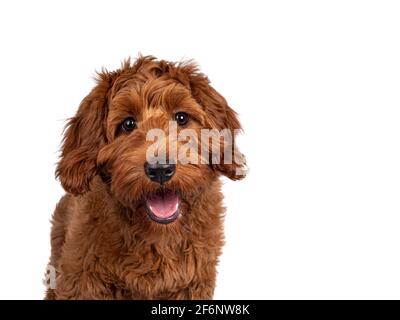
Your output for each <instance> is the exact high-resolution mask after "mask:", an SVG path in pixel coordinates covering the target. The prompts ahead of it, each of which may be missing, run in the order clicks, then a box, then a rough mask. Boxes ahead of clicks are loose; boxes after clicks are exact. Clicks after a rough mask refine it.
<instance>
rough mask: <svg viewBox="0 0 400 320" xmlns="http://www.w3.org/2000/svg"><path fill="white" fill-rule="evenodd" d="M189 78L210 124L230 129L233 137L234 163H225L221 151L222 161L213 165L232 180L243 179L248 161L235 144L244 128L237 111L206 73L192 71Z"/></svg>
mask: <svg viewBox="0 0 400 320" xmlns="http://www.w3.org/2000/svg"><path fill="white" fill-rule="evenodd" d="M189 78H190V88H191V91H192V95H193V97H194V98H195V99H196V100H197V102H198V103H199V104H200V105H201V106H202V107H203V109H204V111H205V112H206V113H207V115H208V119H207V121H208V126H209V127H210V128H212V129H218V130H219V131H221V130H224V129H228V130H229V131H230V134H231V137H232V148H231V149H232V152H233V151H234V153H235V154H234V155H233V157H232V158H233V159H232V163H224V159H225V157H224V155H223V153H221V159H220V163H219V164H212V167H213V168H214V169H215V170H218V171H219V172H220V173H222V174H223V175H225V176H227V177H228V178H230V179H232V180H239V179H243V178H244V177H245V175H246V169H245V168H246V162H245V158H244V155H243V154H242V153H240V152H239V150H238V149H237V147H236V145H235V135H236V134H237V132H238V131H240V130H241V129H242V128H241V125H240V122H239V120H238V118H237V114H236V112H235V111H234V110H233V109H232V108H231V107H229V105H228V103H227V102H226V100H225V98H224V97H223V96H222V95H221V94H219V93H218V92H217V91H216V90H215V89H214V88H213V87H212V86H211V85H210V81H209V80H208V78H207V77H206V76H205V75H204V74H202V73H192V74H191V75H190V77H189ZM222 149H223V148H222ZM222 149H221V150H222Z"/></svg>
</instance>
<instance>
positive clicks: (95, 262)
mask: <svg viewBox="0 0 400 320" xmlns="http://www.w3.org/2000/svg"><path fill="white" fill-rule="evenodd" d="M177 110H184V111H185V112H187V113H189V114H190V116H191V117H192V119H193V120H191V122H190V124H189V125H188V127H189V128H191V129H194V130H196V131H200V129H202V128H210V129H212V128H214V129H219V130H221V129H224V128H228V129H230V130H234V129H240V123H239V121H238V119H237V116H236V113H235V112H234V111H233V110H232V109H231V108H230V107H229V106H228V104H227V103H226V101H225V99H224V98H223V97H222V96H221V95H220V94H219V93H218V92H217V91H216V90H215V89H213V88H212V87H211V86H210V83H209V80H208V79H207V77H206V76H205V75H204V74H202V73H200V72H199V71H198V68H197V67H196V65H194V64H193V63H191V62H187V63H171V62H167V61H164V60H161V61H158V60H156V59H155V58H153V57H139V58H138V59H137V60H136V61H135V62H134V63H131V61H130V60H128V61H126V62H124V63H123V65H122V66H121V68H120V69H119V70H117V71H113V72H108V71H106V70H103V71H102V72H100V73H99V74H98V77H97V85H96V86H95V88H94V89H93V90H92V91H91V92H90V93H89V95H88V96H86V97H85V98H84V100H83V101H82V103H81V105H80V107H79V109H78V111H77V113H76V115H75V117H73V118H72V119H70V121H69V122H68V124H67V128H66V132H65V136H64V140H63V145H62V150H61V158H60V161H59V163H58V166H57V170H56V175H57V177H58V178H59V180H60V182H61V184H62V186H63V187H64V189H65V190H66V191H67V194H66V195H65V196H64V197H63V198H62V199H61V200H60V202H59V203H58V205H57V207H56V210H55V212H54V215H53V219H52V224H53V227H52V231H51V246H52V250H51V257H50V264H51V265H52V266H54V267H55V268H56V270H57V277H56V287H55V289H48V290H47V293H46V298H47V299H211V298H212V296H213V292H214V287H215V280H216V264H217V262H218V257H219V255H220V253H221V247H222V245H223V230H222V223H223V216H224V208H223V207H222V194H221V191H220V188H221V184H220V181H219V177H220V176H221V174H223V175H226V176H227V177H229V178H231V179H234V180H236V179H240V178H242V176H238V175H237V174H236V172H237V171H236V169H237V168H238V165H237V164H235V163H232V164H218V165H214V164H187V165H181V164H179V163H178V164H177V167H176V173H175V175H174V177H173V178H172V179H171V180H170V181H168V182H167V183H166V187H168V188H171V189H174V190H179V191H180V193H181V195H182V203H181V213H182V214H181V217H180V218H179V219H177V220H176V221H174V222H173V223H171V224H168V225H161V224H157V223H155V222H154V221H151V220H150V219H148V217H147V215H146V213H145V208H144V206H143V202H142V201H141V199H142V197H143V195H145V194H147V193H151V192H154V190H156V188H158V186H157V185H156V183H154V182H152V181H150V179H148V178H147V177H146V176H145V174H144V170H143V164H144V162H145V161H146V158H145V157H146V149H147V147H148V146H149V142H147V141H146V139H145V137H146V132H147V131H148V130H149V129H152V128H161V129H164V130H168V127H167V124H168V121H169V120H171V117H172V114H173V112H176V111H177ZM128 114H133V115H135V118H136V119H137V121H138V126H137V128H136V129H135V130H134V132H132V133H131V134H129V135H118V134H117V130H116V128H117V126H118V124H119V123H120V122H121V121H122V120H123V119H124V117H126V116H127V115H128ZM180 143H181V142H180Z"/></svg>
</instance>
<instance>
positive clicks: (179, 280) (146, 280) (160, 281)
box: [119, 244, 199, 299]
mask: <svg viewBox="0 0 400 320" xmlns="http://www.w3.org/2000/svg"><path fill="white" fill-rule="evenodd" d="M198 258H199V257H196V252H195V250H194V248H193V246H191V245H188V244H184V245H182V244H181V245H175V246H165V245H164V246H154V245H149V246H142V247H141V249H140V250H139V248H135V250H132V251H131V252H129V253H128V254H126V255H125V256H124V257H123V258H122V259H121V264H120V265H121V267H122V268H121V269H120V270H121V274H120V277H119V278H120V279H121V280H122V281H123V283H124V287H125V290H126V295H128V296H132V297H134V298H140V299H157V298H158V299H162V298H168V297H167V296H168V294H170V293H171V292H177V291H179V290H184V289H185V288H188V287H189V286H190V283H191V282H192V281H193V279H194V278H195V276H196V259H198Z"/></svg>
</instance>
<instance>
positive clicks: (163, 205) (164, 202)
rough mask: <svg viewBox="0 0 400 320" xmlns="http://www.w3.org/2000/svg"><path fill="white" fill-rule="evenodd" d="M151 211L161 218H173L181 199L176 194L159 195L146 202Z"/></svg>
mask: <svg viewBox="0 0 400 320" xmlns="http://www.w3.org/2000/svg"><path fill="white" fill-rule="evenodd" d="M146 202H147V206H148V207H149V209H150V210H151V211H152V212H153V213H154V215H156V216H157V217H159V218H168V217H170V216H172V215H173V214H174V213H175V212H176V210H178V206H179V197H178V196H177V195H176V194H173V193H169V194H162V195H161V194H157V195H154V196H151V197H150V198H148V199H147V200H146Z"/></svg>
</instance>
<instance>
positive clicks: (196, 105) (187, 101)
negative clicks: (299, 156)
mask: <svg viewBox="0 0 400 320" xmlns="http://www.w3.org/2000/svg"><path fill="white" fill-rule="evenodd" d="M210 129H214V130H212V131H210ZM224 129H225V130H224ZM239 129H240V123H239V121H238V119H237V116H236V113H235V112H234V111H233V110H232V109H231V108H230V107H229V106H228V104H227V103H226V101H225V99H224V98H223V97H222V96H221V95H220V94H219V93H218V92H217V91H216V90H215V89H213V88H212V87H211V86H210V84H209V81H208V79H207V77H206V76H205V75H203V74H202V73H200V72H198V70H197V67H196V66H195V65H194V64H192V63H180V64H176V63H170V62H167V61H157V60H155V59H154V58H153V57H140V58H139V59H138V60H136V62H135V63H133V64H131V63H130V61H129V60H128V61H127V62H125V63H124V64H123V65H122V67H121V69H119V70H117V71H114V72H107V71H102V72H101V73H99V75H98V79H97V85H96V87H95V88H94V89H93V90H92V91H91V92H90V94H89V95H88V96H87V97H85V98H84V100H83V101H82V103H81V105H80V107H79V109H78V111H77V114H76V115H75V117H73V118H72V119H71V120H70V121H69V123H68V125H67V128H66V132H65V136H64V140H63V145H62V152H61V159H60V161H59V163H58V167H57V172H56V174H57V176H58V177H59V179H60V181H61V183H62V185H63V187H64V189H65V190H66V191H68V192H70V193H72V194H75V195H79V194H84V193H85V192H87V191H89V190H90V188H91V184H92V181H93V179H94V178H95V177H96V176H99V177H101V179H102V183H103V184H105V185H106V186H107V188H108V190H109V193H110V194H111V195H112V196H113V197H114V198H115V199H116V200H117V201H118V202H119V203H121V204H122V205H123V206H124V207H125V208H128V209H131V211H132V212H135V214H138V215H140V214H142V212H146V213H147V216H149V217H150V218H151V219H152V220H154V221H156V222H159V223H163V224H166V223H169V222H172V221H174V220H175V219H176V218H177V217H179V216H180V214H181V213H183V214H184V207H185V206H184V205H183V204H184V203H191V201H189V199H193V198H195V197H196V196H197V195H199V194H200V193H201V192H202V191H203V190H204V189H205V188H207V186H209V185H210V184H211V183H212V182H213V181H214V180H216V179H217V178H218V177H219V176H220V175H221V174H223V175H225V176H227V177H229V178H230V179H233V180H236V179H240V178H242V177H243V176H244V172H243V170H242V166H243V165H244V162H243V161H242V160H243V158H241V154H240V153H239V152H238V151H237V149H236V147H235V142H234V137H235V133H236V132H235V131H236V130H239ZM207 130H208V131H207ZM210 132H211V135H210ZM221 132H223V134H222V135H221V136H219V137H218V134H221ZM210 136H211V139H210ZM214 138H216V139H214ZM206 140H207V141H208V142H207V143H206ZM227 153H231V154H230V155H229V154H227ZM142 215H144V214H142ZM145 216H146V215H145Z"/></svg>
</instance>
